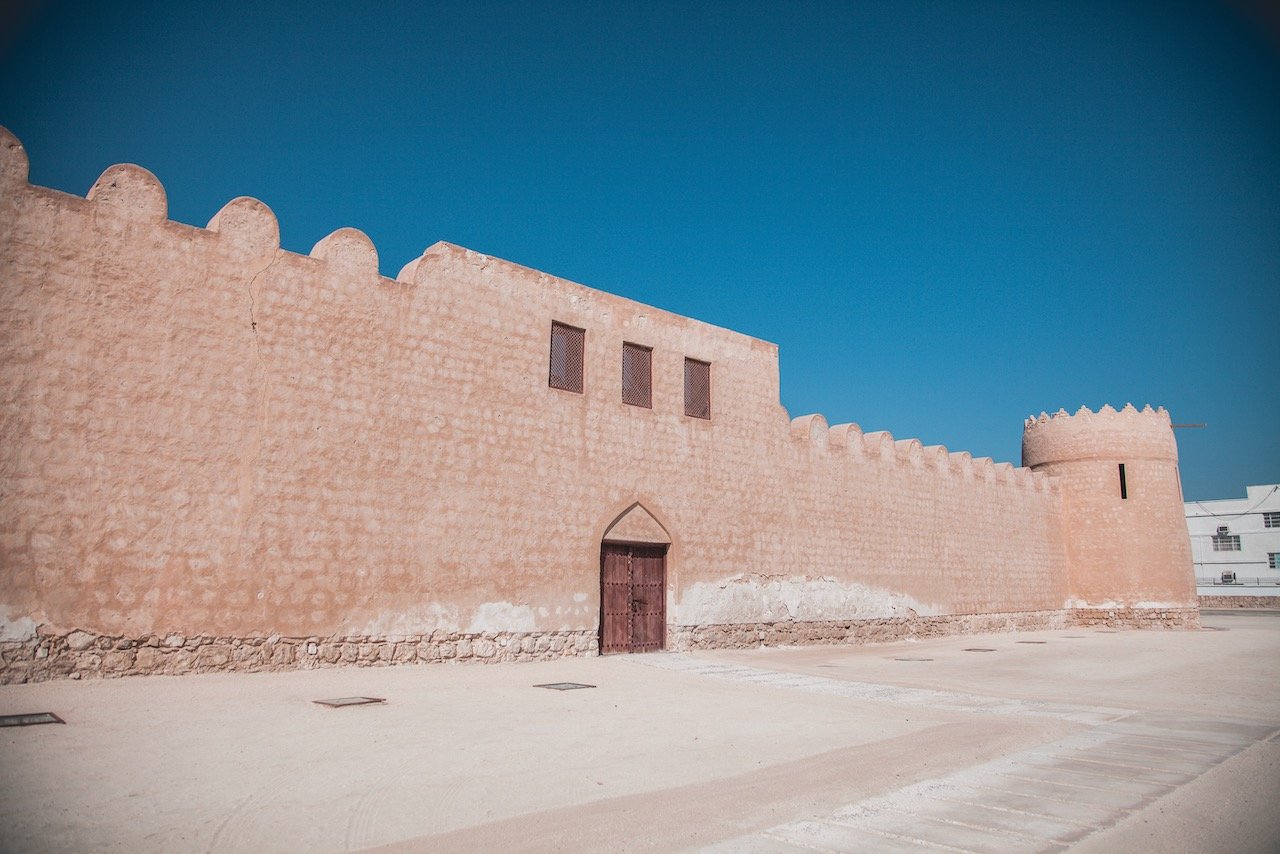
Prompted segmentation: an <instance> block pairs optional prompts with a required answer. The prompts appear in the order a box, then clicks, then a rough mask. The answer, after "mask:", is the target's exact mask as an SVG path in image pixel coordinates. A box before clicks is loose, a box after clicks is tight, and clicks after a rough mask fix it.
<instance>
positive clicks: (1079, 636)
mask: <svg viewBox="0 0 1280 854" xmlns="http://www.w3.org/2000/svg"><path fill="white" fill-rule="evenodd" d="M1063 637H1064V638H1083V637H1088V635H1063Z"/></svg>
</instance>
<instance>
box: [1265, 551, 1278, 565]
mask: <svg viewBox="0 0 1280 854" xmlns="http://www.w3.org/2000/svg"><path fill="white" fill-rule="evenodd" d="M1267 566H1269V567H1271V568H1272V569H1280V554H1278V553H1276V552H1267Z"/></svg>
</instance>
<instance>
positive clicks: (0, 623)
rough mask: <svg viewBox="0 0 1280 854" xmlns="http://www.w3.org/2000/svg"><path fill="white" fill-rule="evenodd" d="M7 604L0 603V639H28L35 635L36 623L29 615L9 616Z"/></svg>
mask: <svg viewBox="0 0 1280 854" xmlns="http://www.w3.org/2000/svg"><path fill="white" fill-rule="evenodd" d="M11 613H12V612H11V611H10V610H9V608H8V606H5V605H0V614H4V617H2V618H0V641H29V640H31V639H32V638H34V637H35V636H36V623H35V620H32V619H31V618H30V617H27V616H21V617H10V616H9V614H11Z"/></svg>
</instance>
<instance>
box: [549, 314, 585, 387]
mask: <svg viewBox="0 0 1280 854" xmlns="http://www.w3.org/2000/svg"><path fill="white" fill-rule="evenodd" d="M586 337H587V333H586V332H585V331H583V330H581V329H578V328H577V327H575V326H567V325H565V324H563V323H558V322H555V321H552V323H551V376H550V380H549V384H550V386H551V387H552V388H560V389H564V390H565V391H574V392H577V393H578V394H582V375H583V370H582V351H583V345H584V343H585V342H586Z"/></svg>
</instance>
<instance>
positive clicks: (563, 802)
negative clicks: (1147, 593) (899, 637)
mask: <svg viewBox="0 0 1280 854" xmlns="http://www.w3.org/2000/svg"><path fill="white" fill-rule="evenodd" d="M1204 623H1205V625H1206V626H1207V627H1208V630H1205V631H1198V632H1154V631H1149V632H1138V631H1120V632H1111V631H1106V630H1096V629H1077V630H1069V631H1050V632H1032V633H1019V634H1006V635H985V636H969V637H964V638H948V639H941V640H934V641H923V642H917V643H899V644H892V645H885V646H875V647H808V648H796V649H782V650H753V651H734V652H717V653H701V654H698V655H695V656H686V655H672V654H658V655H652V656H635V657H626V656H621V657H619V656H615V657H609V658H594V659H577V660H566V661H562V662H551V663H539V664H512V665H488V666H414V667H396V668H347V669H333V670H323V671H312V672H297V673H276V674H254V675H209V676H190V677H152V678H135V679H123V680H107V681H100V682H70V681H64V682H53V683H43V684H38V685H19V686H7V687H3V688H0V713H3V714H10V713H18V712H35V711H52V712H55V713H56V714H58V715H60V716H61V717H62V718H64V719H65V720H66V721H67V724H66V725H65V726H58V725H49V726H36V727H23V728H9V729H4V730H0V847H2V848H3V850H5V851H24V852H38V851H86V850H94V851H165V852H170V851H246V852H250V851H251V852H269V851H299V850H308V851H351V850H365V849H370V848H375V849H376V848H381V849H383V850H385V851H397V852H399V851H404V852H408V851H494V850H538V851H588V850H594V851H615V850H659V851H663V850H689V849H699V848H704V847H714V848H716V850H727V851H747V850H760V851H764V850H768V851H774V850H792V851H796V850H811V849H813V848H815V847H816V848H818V849H828V850H886V851H888V850H924V849H923V848H921V847H920V846H921V845H922V844H928V843H933V844H938V843H939V842H941V844H944V845H948V846H951V847H953V848H957V849H960V850H970V851H984V850H995V851H1020V850H1037V851H1038V850H1044V851H1050V850H1062V849H1063V847H1064V846H1065V847H1069V848H1072V849H1074V850H1080V851H1096V852H1101V851H1119V850H1124V851H1138V850H1141V851H1197V852H1210V851H1233V852H1247V851H1277V850H1280V818H1278V817H1277V816H1278V814H1277V812H1276V811H1275V810H1274V809H1273V808H1272V806H1273V804H1274V801H1275V797H1276V795H1278V794H1280V742H1278V741H1277V736H1276V735H1275V733H1276V731H1277V729H1280V612H1270V613H1230V614H1218V613H1212V612H1210V613H1207V614H1206V616H1205V618H1204ZM1028 641H1033V642H1028ZM1034 641H1039V643H1035V642H1034ZM972 648H979V649H990V650H993V651H991V652H969V651H966V649H972ZM900 659H910V660H905V661H904V660H900ZM921 659H930V660H921ZM559 681H576V682H584V683H589V684H592V685H595V686H596V687H594V688H589V689H583V690H576V691H563V692H560V691H551V690H546V689H541V688H534V687H533V686H534V685H535V684H537V683H545V682H559ZM349 695H370V696H375V697H384V698H386V699H387V702H386V704H384V705H378V706H367V707H355V708H343V709H329V708H324V707H322V706H319V705H315V704H314V703H313V702H312V701H313V700H316V699H322V698H327V697H341V696H349ZM1099 769H1101V770H1099ZM1063 793H1065V794H1063ZM922 798H923V800H921V799H922ZM934 850H937V849H934Z"/></svg>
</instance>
